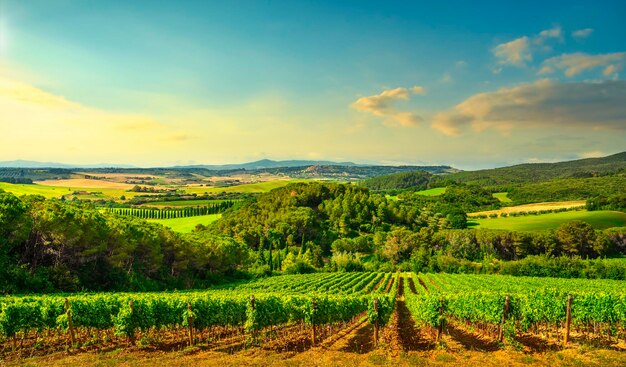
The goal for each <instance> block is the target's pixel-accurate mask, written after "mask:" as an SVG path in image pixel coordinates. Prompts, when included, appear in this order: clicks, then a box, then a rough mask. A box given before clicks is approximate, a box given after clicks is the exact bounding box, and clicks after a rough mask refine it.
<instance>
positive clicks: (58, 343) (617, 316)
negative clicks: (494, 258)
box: [0, 273, 626, 366]
mask: <svg viewBox="0 0 626 367" xmlns="http://www.w3.org/2000/svg"><path fill="white" fill-rule="evenodd" d="M0 307H1V310H2V311H1V313H0V330H2V340H1V344H0V349H1V350H2V353H3V356H4V357H5V360H8V361H9V362H10V361H11V360H19V358H22V357H24V358H25V357H29V356H31V357H32V356H45V355H47V354H51V353H60V352H62V351H65V350H75V351H77V352H78V351H80V352H88V351H94V350H95V351H98V350H100V349H101V348H106V349H108V350H111V348H121V350H124V349H130V350H145V351H147V350H172V349H179V348H185V347H186V346H187V347H189V346H193V348H194V349H191V350H190V349H187V350H188V351H189V352H188V353H185V354H183V355H180V357H181V358H184V357H185V356H187V355H188V354H193V353H215V355H216V356H218V357H219V356H220V355H219V354H218V353H226V354H221V357H219V358H224V355H229V356H231V355H232V357H228V358H229V360H230V361H231V362H230V363H237V362H236V361H238V360H239V361H240V362H241V361H244V360H247V358H250V357H251V356H252V355H254V354H252V355H251V353H259V354H261V355H263V353H270V358H276V357H275V353H289V354H288V356H289V358H294V356H298V355H305V356H306V355H307V353H316V354H326V353H328V354H329V355H336V354H338V355H341V356H342V357H341V358H350V357H346V355H345V353H354V354H356V355H364V354H368V355H369V356H370V358H383V359H384V358H386V357H385V356H381V355H380V354H377V350H378V351H380V350H381V348H382V350H386V351H391V352H392V353H395V356H397V355H398V353H422V354H417V355H416V356H415V358H420V359H421V358H426V359H428V358H435V360H433V362H446V361H447V362H450V361H451V360H455V359H456V358H457V357H458V354H454V353H452V354H448V353H446V351H453V352H455V353H462V355H465V356H466V358H469V357H467V356H468V355H471V354H469V353H470V352H473V351H475V350H479V351H482V352H488V353H495V352H497V351H498V350H507V353H508V352H509V351H510V350H511V348H512V349H514V350H520V351H522V352H523V353H526V354H527V356H528V355H532V356H534V355H537V356H538V358H543V357H542V356H544V355H545V354H544V353H546V352H553V353H554V352H556V351H561V350H563V348H568V347H571V348H575V349H574V350H576V348H581V347H582V346H585V345H589V343H593V345H597V346H604V347H602V348H607V349H609V350H610V351H612V352H611V353H609V354H608V355H610V356H611V360H610V363H611V364H612V365H616V366H617V365H620V363H623V362H624V361H626V356H625V355H624V353H623V351H624V350H626V342H625V338H626V282H624V281H612V280H585V279H575V280H570V279H549V278H531V277H514V278H513V277H508V276H493V275H453V274H414V273H395V274H392V273H313V274H306V275H283V276H276V277H270V278H265V279H260V280H256V281H251V282H248V283H246V282H243V283H236V284H232V285H228V284H227V285H223V286H219V287H215V288H214V289H209V290H207V291H189V292H155V293H95V294H74V295H68V296H62V295H41V296H37V295H28V296H5V297H3V298H1V299H0ZM566 344H567V345H566ZM255 351H256V352H255ZM118 353H122V352H118ZM528 353H530V354H528ZM533 353H536V354H533ZM565 353H567V351H565ZM438 355H445V356H446V360H443V359H442V360H439V357H436V356H438ZM455 355H456V357H455ZM160 356H161V358H163V356H162V355H160ZM271 356H274V357H271ZM374 356H378V357H374ZM423 356H425V357H423ZM433 356H435V357H433ZM471 356H472V357H471V358H477V357H476V356H473V355H471ZM593 356H594V354H593V353H590V352H589V354H588V355H587V357H588V358H592V357H593ZM296 358H297V357H296ZM509 358H511V357H509ZM533 358H534V357H533ZM599 358H600V357H599ZM527 359H528V357H527ZM35 360H36V359H35ZM53 360H54V359H51V360H46V361H45V362H46V363H50V361H53ZM36 361H37V360H36ZM278 362H280V361H278ZM266 363H267V360H266ZM35 364H38V363H35ZM333 364H334V363H333ZM376 364H380V363H376ZM611 364H609V365H611ZM187 365H191V364H187ZM203 365H206V364H203ZM490 365H493V364H490Z"/></svg>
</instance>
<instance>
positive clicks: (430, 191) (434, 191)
mask: <svg viewBox="0 0 626 367" xmlns="http://www.w3.org/2000/svg"><path fill="white" fill-rule="evenodd" d="M444 192H446V188H445V187H436V188H434V189H428V190H422V191H417V192H416V194H418V195H424V196H439V195H441V194H443V193H444Z"/></svg>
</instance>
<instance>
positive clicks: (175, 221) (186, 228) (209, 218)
mask: <svg viewBox="0 0 626 367" xmlns="http://www.w3.org/2000/svg"><path fill="white" fill-rule="evenodd" d="M221 216H222V215H221V214H209V215H199V216H195V217H186V218H172V219H146V220H147V221H148V222H154V223H159V224H162V225H164V226H166V227H169V228H170V229H172V230H173V231H175V232H183V233H189V232H191V231H192V230H193V229H194V228H196V226H197V225H198V224H202V225H205V226H206V225H208V224H210V223H213V222H215V221H216V220H218V219H219V218H220V217H221Z"/></svg>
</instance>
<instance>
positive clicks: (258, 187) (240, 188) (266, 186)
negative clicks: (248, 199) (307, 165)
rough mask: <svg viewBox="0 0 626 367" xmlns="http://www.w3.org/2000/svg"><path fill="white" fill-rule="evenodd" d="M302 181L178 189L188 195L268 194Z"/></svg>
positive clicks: (184, 187)
mask: <svg viewBox="0 0 626 367" xmlns="http://www.w3.org/2000/svg"><path fill="white" fill-rule="evenodd" d="M302 181H304V180H273V181H264V182H255V183H250V184H242V185H235V186H225V187H209V186H182V187H178V188H179V189H181V190H184V191H185V192H186V193H188V194H203V193H205V192H206V193H216V192H242V193H260V192H268V191H271V190H273V189H276V188H279V187H283V186H287V185H288V184H290V183H294V182H302Z"/></svg>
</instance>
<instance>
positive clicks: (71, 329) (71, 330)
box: [65, 298, 76, 345]
mask: <svg viewBox="0 0 626 367" xmlns="http://www.w3.org/2000/svg"><path fill="white" fill-rule="evenodd" d="M65 314H66V315H67V327H68V331H69V334H70V341H71V342H72V345H74V344H76V336H75V335H74V323H73V322H72V311H71V310H70V301H69V300H68V299H67V298H66V299H65Z"/></svg>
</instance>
